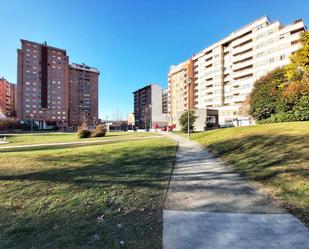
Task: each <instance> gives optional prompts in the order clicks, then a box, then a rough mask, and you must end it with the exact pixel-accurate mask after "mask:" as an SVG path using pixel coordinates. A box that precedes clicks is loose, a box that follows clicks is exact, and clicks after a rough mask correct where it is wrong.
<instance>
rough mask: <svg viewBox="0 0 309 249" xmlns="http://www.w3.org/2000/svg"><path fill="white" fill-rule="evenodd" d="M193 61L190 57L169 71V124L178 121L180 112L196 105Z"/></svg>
mask: <svg viewBox="0 0 309 249" xmlns="http://www.w3.org/2000/svg"><path fill="white" fill-rule="evenodd" d="M194 103H195V97H194V75H193V61H192V59H189V60H187V61H185V62H183V63H181V64H179V65H177V66H171V68H170V71H169V73H168V114H169V124H170V125H172V124H176V123H177V122H178V120H177V119H178V113H180V112H184V111H186V110H188V104H189V107H190V109H194V106H195V104H194Z"/></svg>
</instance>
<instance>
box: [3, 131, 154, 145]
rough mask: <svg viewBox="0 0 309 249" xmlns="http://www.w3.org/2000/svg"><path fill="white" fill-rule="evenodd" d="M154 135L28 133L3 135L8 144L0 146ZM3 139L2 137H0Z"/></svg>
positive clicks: (139, 133) (152, 134)
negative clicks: (103, 135) (85, 136)
mask: <svg viewBox="0 0 309 249" xmlns="http://www.w3.org/2000/svg"><path fill="white" fill-rule="evenodd" d="M155 135H157V134H156V133H151V132H110V133H107V135H106V136H105V137H95V138H83V139H80V138H78V137H77V135H76V133H53V132H50V133H44V134H42V133H32V134H31V133H29V134H16V135H15V134H14V135H5V137H6V141H7V142H8V143H5V144H0V146H8V145H12V146H13V145H26V144H41V143H61V142H77V141H93V140H102V139H103V140H104V139H110V138H127V137H144V136H145V137H146V136H155ZM0 137H3V135H0Z"/></svg>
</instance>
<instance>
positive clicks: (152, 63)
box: [0, 0, 309, 118]
mask: <svg viewBox="0 0 309 249" xmlns="http://www.w3.org/2000/svg"><path fill="white" fill-rule="evenodd" d="M308 10H309V1H308V0H294V1H292V0H280V1H277V0H256V1H253V0H237V1H236V0H229V1H228V0H226V1H218V0H217V1H206V0H191V1H188V0H156V1H155V0H110V1H109V0H101V1H99V0H97V1H95V0H87V1H82V0H75V1H73V0H53V1H52V0H50V1H46V0H41V1H39V0H14V1H12V0H0V32H1V36H0V58H1V59H0V76H4V77H5V78H7V79H8V80H9V81H11V82H16V71H17V65H16V64H17V62H16V61H17V58H16V57H17V54H16V49H17V48H18V47H19V46H20V41H19V39H21V38H23V39H28V40H32V41H36V42H44V41H47V43H48V44H50V45H51V46H55V47H59V48H63V49H66V50H67V53H68V55H69V56H70V62H76V63H82V62H84V63H86V64H88V65H90V66H94V67H97V68H98V69H99V70H100V71H101V75H100V82H99V98H100V103H99V112H100V118H106V116H108V117H109V118H114V117H115V115H116V113H118V115H121V116H122V117H123V118H125V117H126V115H127V113H128V112H130V111H132V110H133V97H132V92H133V91H134V90H136V89H138V88H140V87H142V86H144V85H146V84H148V83H153V82H155V83H158V84H160V85H161V86H163V87H166V86H167V72H168V70H169V67H170V66H171V65H172V64H177V63H179V62H182V61H184V60H185V59H187V58H188V57H190V56H191V55H192V53H194V52H198V51H199V50H202V49H203V48H205V47H207V46H208V45H210V44H212V43H213V42H215V41H217V40H218V39H221V38H223V37H224V36H226V35H228V34H229V33H231V32H232V31H233V30H235V29H237V28H240V27H242V26H243V25H246V24H247V23H249V22H251V21H253V20H255V19H256V18H259V17H261V16H263V15H267V16H269V17H270V19H271V20H281V21H282V22H283V23H285V24H287V23H289V22H292V21H293V20H295V19H298V18H303V19H304V20H305V23H306V24H307V25H308V23H309V11H308Z"/></svg>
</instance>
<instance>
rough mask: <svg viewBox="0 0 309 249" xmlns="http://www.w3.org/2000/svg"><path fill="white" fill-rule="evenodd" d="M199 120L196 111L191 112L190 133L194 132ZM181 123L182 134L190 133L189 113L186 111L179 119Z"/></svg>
mask: <svg viewBox="0 0 309 249" xmlns="http://www.w3.org/2000/svg"><path fill="white" fill-rule="evenodd" d="M196 119H197V116H196V115H195V111H193V110H191V111H190V112H189V128H190V132H192V131H194V123H195V120H196ZM179 123H180V126H181V131H182V132H188V111H185V112H183V113H182V114H181V116H180V118H179Z"/></svg>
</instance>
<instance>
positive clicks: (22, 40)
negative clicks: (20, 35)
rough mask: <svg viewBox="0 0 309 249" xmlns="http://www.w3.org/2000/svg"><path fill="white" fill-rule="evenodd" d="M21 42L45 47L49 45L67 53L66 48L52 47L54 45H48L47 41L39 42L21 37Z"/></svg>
mask: <svg viewBox="0 0 309 249" xmlns="http://www.w3.org/2000/svg"><path fill="white" fill-rule="evenodd" d="M20 42H21V43H32V44H35V45H38V46H44V47H49V48H51V49H54V50H58V51H60V52H63V53H64V54H66V53H67V51H66V50H65V49H61V48H56V47H52V46H49V45H47V42H46V41H45V42H44V43H38V42H33V41H29V40H25V39H20Z"/></svg>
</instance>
